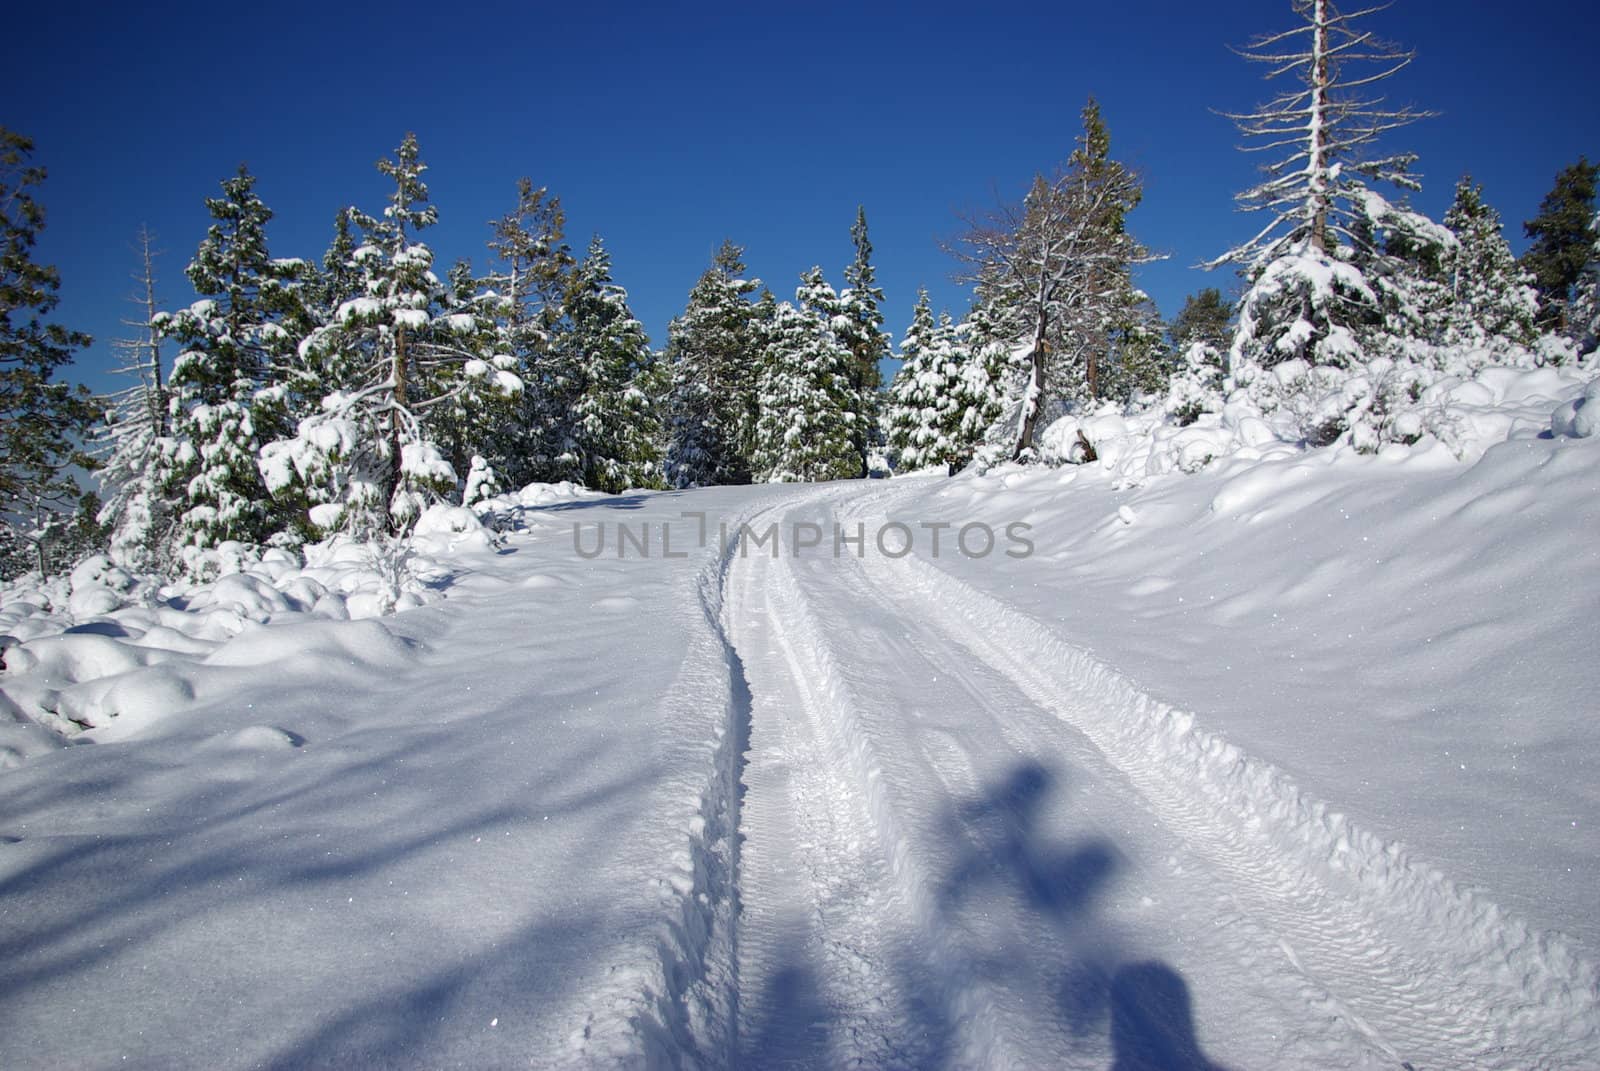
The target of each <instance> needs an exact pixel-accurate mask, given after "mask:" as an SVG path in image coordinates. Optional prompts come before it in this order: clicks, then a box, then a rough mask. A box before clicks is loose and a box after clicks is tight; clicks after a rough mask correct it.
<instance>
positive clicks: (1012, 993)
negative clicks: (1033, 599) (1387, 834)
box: [722, 486, 1596, 1071]
mask: <svg viewBox="0 0 1600 1071" xmlns="http://www.w3.org/2000/svg"><path fill="white" fill-rule="evenodd" d="M847 497H849V498H851V499H853V500H854V501H853V502H852V505H859V507H860V508H862V509H866V510H871V509H872V508H873V507H877V509H878V510H879V512H882V511H883V507H884V506H885V505H892V501H893V498H894V495H893V494H892V493H890V494H888V495H884V494H882V493H878V494H876V495H875V496H874V497H871V498H865V499H863V498H862V497H861V496H860V495H859V491H857V490H855V489H854V488H851V487H837V486H836V487H830V488H824V489H822V490H820V491H819V492H817V493H813V494H810V495H807V496H805V497H803V498H801V499H799V500H791V502H790V503H789V504H788V506H787V507H786V508H785V509H783V510H781V511H780V512H779V515H780V516H781V518H782V520H783V521H784V522H785V525H787V524H790V523H792V522H795V521H803V522H812V523H816V524H820V525H822V526H823V528H824V530H830V529H831V526H832V524H833V522H834V519H835V517H834V512H833V511H834V507H836V506H837V505H839V504H841V503H842V502H843V501H844V500H845V499H846V498H847ZM885 500H887V501H885ZM771 516H772V515H771V514H768V515H767V518H764V521H765V519H769V518H770V517H771ZM854 520H855V518H854V517H852V521H851V523H852V524H853V523H854ZM871 527H872V526H871V525H869V531H870V530H871ZM782 534H783V536H784V541H783V542H782V545H781V548H780V553H779V555H778V556H777V557H773V556H771V555H770V553H769V550H768V549H766V548H759V549H753V548H751V547H749V546H746V547H744V548H743V549H742V551H741V552H740V553H737V554H735V555H733V556H731V557H730V559H729V565H728V569H727V571H726V574H725V590H724V591H723V600H722V601H723V624H724V629H725V631H726V635H727V637H728V640H729V642H730V644H731V646H732V648H733V649H734V650H736V651H737V657H738V659H739V661H740V663H741V666H742V670H743V674H744V677H745V680H746V681H747V683H748V688H749V693H750V701H749V751H748V754H747V758H746V764H745V766H744V769H743V780H744V786H745V794H744V797H743V801H742V806H741V810H740V841H741V843H740V846H739V874H738V897H739V901H740V903H741V905H742V909H741V914H740V917H739V920H738V923H737V931H738V937H737V953H736V956H737V967H736V971H735V972H734V973H735V974H736V978H737V982H736V984H737V988H738V996H737V1001H736V1003H737V1008H738V1011H737V1023H736V1025H735V1031H734V1033H735V1035H736V1037H735V1040H734V1042H733V1052H732V1062H733V1063H734V1064H736V1065H739V1066H750V1067H908V1068H909V1067H940V1066H950V1067H1019V1068H1020V1067H1043V1066H1050V1067H1080V1066H1081V1067H1098V1068H1104V1067H1106V1066H1108V1063H1113V1064H1115V1066H1119V1067H1174V1068H1209V1067H1221V1066H1235V1067H1244V1066H1263V1065H1265V1066H1296V1067H1299V1066H1305V1067H1312V1066H1315V1067H1375V1068H1391V1069H1393V1068H1400V1067H1402V1066H1405V1065H1406V1064H1408V1063H1409V1064H1410V1065H1412V1066H1413V1067H1415V1068H1417V1069H1418V1071H1424V1069H1428V1068H1440V1067H1461V1066H1469V1067H1558V1066H1571V1065H1572V1062H1573V1060H1574V1059H1577V1058H1580V1057H1582V1056H1583V1055H1584V1054H1586V1053H1588V1052H1590V1051H1592V1048H1590V1047H1586V1046H1592V1045H1593V1043H1594V1041H1595V1038H1594V1030H1595V1027H1594V1024H1595V1021H1596V1019H1595V1015H1594V1009H1595V992H1594V987H1593V972H1592V969H1590V968H1588V967H1587V966H1586V965H1585V964H1583V963H1581V962H1579V961H1577V960H1576V959H1575V958H1573V957H1571V956H1570V954H1569V953H1566V952H1565V951H1564V950H1563V949H1561V948H1559V947H1545V946H1543V945H1541V944H1539V942H1538V941H1537V940H1535V939H1534V938H1533V937H1532V936H1531V935H1529V934H1527V933H1526V931H1524V930H1522V929H1521V928H1520V927H1519V926H1518V925H1517V924H1515V923H1513V922H1510V921H1509V920H1505V919H1503V918H1502V917H1501V916H1500V915H1499V913H1498V911H1497V909H1494V908H1493V905H1486V904H1483V903H1481V902H1479V901H1476V900H1473V899H1472V898H1470V897H1467V896H1465V895H1464V894H1461V893H1460V892H1459V891H1457V890H1456V889H1455V888H1454V887H1453V886H1451V885H1450V884H1449V883H1448V882H1447V881H1445V880H1444V879H1443V878H1441V877H1439V876H1438V875H1435V874H1432V873H1431V872H1427V871H1424V870H1423V869H1422V868H1419V867H1415V866H1413V865H1412V864H1410V863H1409V862H1408V861H1406V860H1405V858H1404V856H1403V853H1400V852H1399V851H1398V849H1396V848H1394V847H1393V846H1392V845H1384V844H1383V843H1382V842H1380V841H1378V840H1377V838H1374V837H1371V836H1370V835H1367V834H1363V833H1361V832H1360V831H1357V830H1352V829H1349V828H1348V827H1347V826H1346V825H1344V824H1341V823H1342V819H1338V818H1337V816H1331V815H1329V814H1328V813H1327V812H1326V809H1325V808H1319V807H1318V805H1315V804H1313V803H1310V802H1308V801H1305V800H1302V799H1300V798H1299V796H1298V795H1297V794H1295V793H1294V791H1293V787H1292V786H1291V785H1288V784H1287V782H1286V780H1285V779H1283V778H1282V776H1281V775H1280V774H1277V772H1276V771H1272V770H1270V769H1264V768H1262V767H1261V766H1260V765H1259V764H1255V763H1253V762H1252V761H1251V760H1249V759H1248V758H1247V757H1245V756H1242V755H1239V754H1238V753H1237V752H1236V751H1234V750H1233V749H1231V748H1230V747H1228V746H1227V745H1226V744H1225V743H1223V742H1221V741H1217V740H1215V739H1214V738H1210V737H1204V736H1203V735H1202V734H1199V733H1197V732H1191V731H1190V729H1191V726H1190V720H1189V719H1186V718H1185V717H1184V716H1182V715H1178V714H1175V713H1174V712H1171V711H1167V710H1166V709H1165V708H1160V707H1158V705H1157V704H1154V703H1152V702H1151V701H1149V700H1148V699H1147V698H1145V697H1143V696H1141V695H1140V694H1139V693H1137V691H1136V690H1135V689H1134V688H1133V687H1132V685H1130V684H1129V683H1128V682H1126V681H1125V680H1123V679H1122V678H1120V677H1118V676H1116V675H1115V674H1113V673H1111V672H1110V671H1108V670H1105V669H1104V667H1100V666H1098V664H1095V663H1093V662H1092V660H1090V659H1088V658H1087V656H1085V655H1082V653H1081V652H1076V651H1073V650H1069V649H1066V648H1065V645H1063V644H1061V643H1060V641H1058V640H1055V639H1054V638H1053V637H1051V636H1050V635H1049V632H1048V630H1047V629H1045V628H1044V627H1043V626H1041V625H1039V624H1038V623H1036V622H1032V621H1028V620H1027V619H1025V618H1022V617H1021V615H1018V614H1015V613H1013V612H1012V611H1010V610H1009V608H1007V607H1005V606H1004V605H1003V604H1000V603H997V602H995V601H994V600H992V599H990V598H989V597H988V596H986V595H983V594H981V593H979V592H977V591H975V590H973V589H971V588H969V587H967V586H966V585H965V584H963V583H962V582H960V581H958V580H956V579H954V578H953V577H950V576H949V575H948V574H945V573H943V572H942V571H940V570H939V569H938V568H937V567H936V566H935V565H933V564H931V563H928V562H919V561H917V560H916V559H915V558H908V559H904V560H900V561H893V560H887V559H884V558H883V557H881V556H875V554H874V550H873V548H872V547H871V544H870V538H869V544H868V547H867V549H866V556H865V557H864V558H859V559H858V558H856V557H855V556H853V554H852V553H850V552H849V551H848V549H847V552H846V554H845V555H844V556H842V557H835V556H834V555H833V554H831V553H829V551H830V549H831V548H829V546H828V545H827V541H826V540H824V543H823V545H822V546H821V547H820V548H816V549H814V550H810V551H807V552H806V553H803V554H800V555H798V556H796V555H795V554H794V553H793V549H792V547H791V544H790V542H789V541H788V535H789V530H788V529H787V528H785V529H784V531H783V533H782Z"/></svg>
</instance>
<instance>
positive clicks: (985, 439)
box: [957, 282, 1032, 467]
mask: <svg viewBox="0 0 1600 1071" xmlns="http://www.w3.org/2000/svg"><path fill="white" fill-rule="evenodd" d="M994 308H995V302H994V301H993V300H992V299H991V298H990V296H989V292H988V288H987V287H986V286H985V284H984V283H982V282H980V283H979V285H978V287H977V292H976V293H975V294H974V296H973V302H972V308H971V309H970V310H969V311H968V313H967V317H966V319H965V320H964V321H963V322H962V323H961V325H960V326H959V327H958V328H957V332H958V334H959V337H960V340H961V343H962V346H961V347H958V350H959V352H961V353H963V355H964V357H963V360H962V361H961V404H960V405H959V406H958V409H959V411H960V413H961V425H960V434H959V439H958V441H959V442H960V443H961V445H962V447H963V449H964V450H965V451H966V454H967V458H968V459H970V460H976V461H978V462H979V463H980V465H981V466H984V467H987V466H989V465H992V464H994V463H996V462H998V461H1005V460H1009V459H1010V457H1011V453H1012V450H1013V449H1014V448H1015V446H1016V428H1017V423H1018V420H1017V418H1018V414H1019V412H1020V410H1021V406H1022V401H1023V399H1024V397H1025V396H1026V395H1027V392H1028V383H1029V382H1030V380H1031V376H1032V366H1031V362H1030V361H1029V355H1030V349H1029V346H1028V343H1027V342H1026V341H1022V342H1019V341H1018V340H1017V339H1015V338H1013V337H1011V335H1010V333H1009V332H1010V328H1009V327H1008V326H1007V325H1006V323H1005V318H1004V317H998V318H997V317H996V316H995V315H994V311H993V310H994Z"/></svg>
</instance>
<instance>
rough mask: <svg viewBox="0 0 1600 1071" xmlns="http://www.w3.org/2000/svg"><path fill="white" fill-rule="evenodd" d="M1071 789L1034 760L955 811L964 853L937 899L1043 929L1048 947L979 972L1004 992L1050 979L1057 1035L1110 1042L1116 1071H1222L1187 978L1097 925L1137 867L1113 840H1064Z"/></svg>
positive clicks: (1010, 950) (1015, 954)
mask: <svg viewBox="0 0 1600 1071" xmlns="http://www.w3.org/2000/svg"><path fill="white" fill-rule="evenodd" d="M1063 785H1064V776H1063V774H1061V773H1060V772H1058V771H1056V770H1053V769H1051V768H1050V767H1048V766H1046V765H1045V764H1043V763H1041V762H1038V761H1037V760H1033V759H1026V760H1023V761H1021V762H1019V763H1017V764H1016V765H1015V766H1013V767H1012V769H1011V770H1010V771H1009V772H1008V773H1007V774H1006V775H1005V776H1003V777H1002V778H1000V779H999V780H997V781H995V782H993V783H992V784H991V785H990V786H988V787H987V788H986V789H985V790H984V791H982V792H981V793H980V794H979V795H978V796H977V797H976V798H975V799H971V800H968V801H966V802H964V803H959V804H957V805H955V806H953V807H952V809H951V812H950V815H949V817H948V818H947V819H946V829H947V830H948V831H949V833H948V835H949V836H950V837H951V838H952V839H954V840H956V841H957V842H958V843H963V844H965V845H966V851H964V852H963V853H962V854H961V855H960V856H958V858H957V861H956V863H955V864H954V865H953V866H952V868H951V870H950V874H949V876H948V877H947V878H946V880H945V881H944V883H943V885H942V886H941V887H940V889H939V902H940V907H941V908H942V910H943V911H944V912H945V913H947V914H951V915H953V914H958V913H962V912H963V911H973V912H980V913H985V914H1000V915H1002V916H1003V915H1005V913H1007V912H1010V917H1011V918H1012V919H1014V920H1015V923H1016V926H1017V929H1016V930H1015V931H1014V932H1015V933H1016V934H1037V933H1038V932H1039V931H1040V929H1041V927H1040V925H1039V924H1040V923H1043V924H1044V925H1043V927H1042V929H1043V930H1044V931H1045V932H1047V933H1048V934H1049V935H1050V940H1047V941H1044V942H1039V943H1038V944H1036V945H1030V946H1025V947H1024V946H1015V945H1013V946H1008V947H1007V948H1006V949H1005V955H1004V956H999V957H996V958H995V959H994V960H993V961H992V962H989V963H986V964H981V965H980V969H981V970H982V971H983V972H984V973H985V974H993V975H997V977H996V978H995V979H994V980H995V981H996V982H997V983H998V984H1000V985H1002V986H1004V985H1026V984H1028V983H1029V980H1031V979H1035V978H1050V979H1053V982H1051V983H1049V984H1051V985H1053V986H1054V992H1053V994H1052V995H1053V998H1054V999H1053V1004H1054V1007H1055V1011H1056V1016H1057V1022H1056V1023H1055V1024H1054V1025H1055V1026H1057V1027H1059V1028H1061V1029H1063V1030H1064V1031H1065V1033H1066V1035H1067V1036H1068V1038H1071V1039H1079V1040H1081V1041H1087V1040H1088V1039H1090V1038H1101V1039H1104V1038H1106V1037H1107V1035H1108V1034H1109V1041H1110V1045H1111V1050H1112V1059H1113V1062H1112V1071H1223V1069H1222V1068H1220V1067H1218V1065H1215V1064H1213V1063H1211V1062H1210V1061H1208V1060H1207V1059H1206V1058H1205V1056H1204V1054H1203V1053H1202V1051H1201V1048H1200V1043H1199V1040H1198V1038H1197V1037H1196V1035H1195V1028H1194V1020H1193V1011H1192V1001H1191V999H1190V995H1189V988H1188V985H1187V983H1186V982H1185V981H1184V980H1183V977H1182V976H1181V975H1180V974H1179V973H1178V972H1177V971H1176V970H1175V969H1173V968H1172V967H1171V966H1169V965H1167V964H1165V963H1161V962H1159V961H1155V960H1140V959H1138V958H1137V957H1136V956H1134V955H1131V954H1130V950H1129V949H1127V948H1125V947H1124V943H1123V941H1122V939H1121V937H1120V936H1119V935H1118V934H1117V933H1116V932H1115V928H1114V927H1113V926H1111V925H1110V924H1109V923H1108V922H1107V920H1104V919H1101V918H1098V917H1096V915H1097V913H1096V911H1095V908H1096V904H1097V901H1098V900H1099V899H1100V898H1101V897H1102V896H1103V895H1104V894H1105V893H1106V892H1107V891H1108V890H1109V888H1110V886H1111V884H1112V882H1113V881H1114V880H1115V879H1116V878H1118V877H1119V872H1120V871H1122V870H1123V869H1124V868H1125V866H1126V864H1127V862H1128V860H1127V859H1126V857H1125V856H1124V855H1123V854H1122V853H1121V852H1120V851H1119V850H1118V848H1117V847H1116V845H1115V844H1113V843H1112V842H1111V841H1109V840H1106V839H1104V838H1099V837H1095V838H1088V839H1084V840H1081V841H1078V842H1075V843H1061V842H1060V841H1059V840H1057V838H1056V837H1055V835H1054V834H1053V831H1052V828H1051V822H1052V820H1051V804H1052V802H1053V799H1054V797H1055V795H1056V794H1057V793H1058V792H1059V791H1060V790H1061V789H1062V787H1063ZM951 921H954V920H953V919H952V920H951ZM1044 1025H1045V1024H1040V1026H1041V1027H1042V1026H1044Z"/></svg>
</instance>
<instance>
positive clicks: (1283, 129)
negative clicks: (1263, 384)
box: [1213, 0, 1422, 380]
mask: <svg viewBox="0 0 1600 1071" xmlns="http://www.w3.org/2000/svg"><path fill="white" fill-rule="evenodd" d="M1291 6H1292V8H1293V10H1294V13H1295V15H1296V16H1298V18H1299V20H1300V23H1301V24H1300V25H1298V26H1295V27H1294V28H1292V29H1289V30H1285V31H1283V32H1281V33H1275V34H1269V35H1267V36H1264V37H1260V38H1258V39H1256V41H1255V42H1253V43H1252V44H1251V45H1250V46H1249V47H1248V48H1247V49H1245V50H1243V52H1242V53H1241V54H1242V55H1244V57H1245V58H1246V59H1248V60H1251V61H1253V62H1257V63H1264V64H1267V65H1269V66H1270V67H1271V70H1270V71H1269V73H1268V77H1269V78H1271V77H1284V76H1287V77H1288V78H1290V79H1291V80H1292V81H1293V82H1295V83H1297V84H1296V85H1294V86H1293V87H1292V88H1289V89H1287V90H1285V91H1284V92H1282V93H1281V94H1279V95H1278V96H1277V97H1276V98H1275V99H1274V100H1272V101H1271V102H1270V103H1268V104H1266V105H1263V106H1262V107H1260V108H1258V109H1256V110H1255V111H1253V112H1248V113H1244V114H1234V115H1231V116H1230V118H1232V119H1233V120H1234V121H1235V123H1236V124H1237V125H1238V127H1239V129H1240V130H1241V131H1242V132H1243V133H1244V135H1245V136H1246V137H1247V138H1249V139H1252V142H1253V143H1252V144H1251V145H1249V146H1247V151H1259V152H1272V153H1278V154H1281V155H1279V156H1278V158H1277V159H1274V160H1273V161H1272V162H1271V163H1269V164H1267V165H1266V166H1265V167H1264V168H1263V170H1264V171H1265V172H1266V175H1267V179H1266V181H1264V182H1262V183H1260V184H1259V185H1257V186H1254V187H1252V188H1251V189H1249V190H1246V191H1245V192H1244V193H1241V194H1240V195H1239V196H1238V201H1239V203H1240V204H1241V206H1242V207H1244V208H1245V209H1246V210H1249V211H1260V212H1264V213H1266V214H1267V216H1268V217H1269V218H1268V222H1267V225H1266V226H1265V227H1263V228H1262V229H1261V230H1260V231H1259V232H1257V234H1256V235H1255V236H1254V237H1252V238H1251V239H1250V240H1249V241H1248V242H1245V243H1244V244H1243V245H1240V246H1237V247H1235V248H1234V249H1232V250H1229V251H1228V252H1227V253H1225V254H1224V255H1223V256H1222V257H1220V258H1218V260H1216V261H1214V262H1213V266H1215V265H1216V264H1222V263H1225V262H1228V261H1232V262H1234V263H1237V264H1239V265H1240V266H1241V267H1242V268H1243V270H1244V273H1245V276H1246V278H1247V279H1248V280H1249V282H1250V284H1251V286H1250V289H1249V291H1248V292H1247V293H1246V295H1245V299H1244V302H1243V305H1242V310H1241V316H1240V324H1239V331H1238V332H1237V334H1236V336H1235V347H1234V350H1235V353H1234V359H1233V363H1234V364H1235V365H1236V366H1237V365H1239V363H1240V361H1241V360H1242V361H1243V363H1244V365H1245V367H1242V368H1236V374H1239V375H1241V376H1242V377H1243V378H1244V379H1246V380H1248V379H1250V378H1251V377H1252V376H1253V369H1255V368H1270V367H1272V366H1273V365H1276V364H1279V363H1282V362H1284V361H1289V360H1304V361H1306V362H1308V363H1309V364H1311V365H1322V366H1330V367H1335V368H1349V367H1352V366H1354V365H1356V364H1358V363H1359V362H1360V360H1361V358H1362V352H1361V347H1360V344H1359V342H1358V340H1357V337H1356V331H1357V329H1358V327H1359V325H1360V324H1361V323H1363V322H1364V321H1368V320H1370V319H1372V318H1373V317H1374V316H1376V315H1377V313H1376V306H1377V303H1378V296H1377V295H1376V294H1375V293H1373V291H1372V289H1371V287H1370V286H1369V285H1368V282H1367V280H1366V278H1365V277H1364V276H1363V274H1362V272H1361V270H1360V269H1359V268H1358V267H1357V266H1355V265H1354V264H1352V263H1351V262H1350V258H1348V257H1345V256H1341V255H1340V245H1341V243H1345V244H1348V245H1349V246H1351V247H1354V249H1355V250H1356V251H1357V253H1358V254H1361V253H1365V252H1368V251H1369V250H1366V249H1365V248H1364V244H1365V243H1364V242H1363V236H1362V234H1361V233H1360V230H1359V227H1358V224H1357V220H1358V218H1359V217H1360V215H1361V213H1362V211H1363V209H1364V205H1365V202H1364V201H1363V200H1362V195H1363V194H1364V192H1365V191H1366V190H1367V188H1368V185H1369V184H1370V183H1375V182H1376V183H1387V184H1391V185H1394V186H1397V187H1399V188H1401V189H1408V190H1409V189H1416V188H1417V184H1416V181H1415V180H1414V179H1412V178H1411V177H1410V175H1409V174H1408V171H1409V168H1410V166H1411V164H1412V163H1414V162H1415V159H1416V158H1415V155H1414V154H1410V153H1400V154H1391V155H1387V156H1385V155H1380V154H1377V153H1374V152H1373V151H1372V147H1373V145H1374V144H1375V143H1376V141H1377V140H1378V137H1379V135H1381V134H1382V133H1384V132H1386V131H1390V130H1394V129H1396V128H1398V127H1402V126H1405V125H1407V124H1409V123H1411V122H1412V121H1414V120H1416V119H1418V118H1421V117H1422V113H1419V112H1416V111H1414V110H1412V109H1410V108H1395V107H1392V106H1389V105H1387V104H1386V103H1385V102H1384V101H1383V99H1382V98H1380V97H1373V96H1371V95H1370V93H1371V87H1372V86H1373V85H1375V84H1377V83H1379V82H1381V81H1383V80H1385V79H1387V78H1389V77H1391V76H1392V75H1394V74H1396V73H1398V72H1399V71H1401V70H1403V69H1404V68H1405V67H1406V66H1408V65H1409V64H1410V63H1411V60H1412V57H1413V54H1412V53H1410V52H1405V51H1402V50H1400V49H1399V48H1397V47H1396V46H1393V45H1389V44H1386V43H1384V42H1380V41H1378V40H1377V39H1375V38H1374V37H1373V35H1372V34H1371V33H1370V32H1369V31H1367V30H1365V29H1363V28H1361V27H1360V26H1358V25H1357V20H1358V19H1360V18H1361V17H1363V16H1365V15H1368V14H1370V13H1371V10H1364V11H1357V12H1353V13H1351V14H1348V15H1346V14H1344V13H1343V12H1341V11H1340V10H1339V9H1338V8H1337V7H1336V6H1335V5H1334V3H1333V0H1294V2H1293V4H1292V5H1291ZM1372 10H1377V9H1372Z"/></svg>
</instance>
